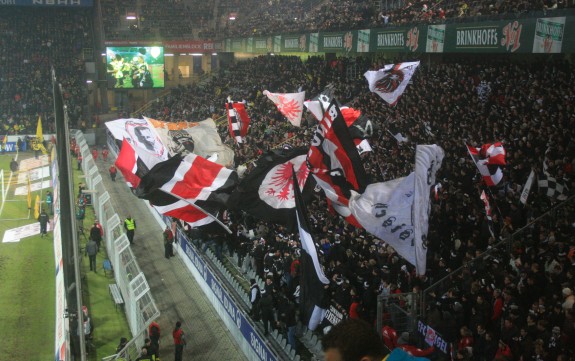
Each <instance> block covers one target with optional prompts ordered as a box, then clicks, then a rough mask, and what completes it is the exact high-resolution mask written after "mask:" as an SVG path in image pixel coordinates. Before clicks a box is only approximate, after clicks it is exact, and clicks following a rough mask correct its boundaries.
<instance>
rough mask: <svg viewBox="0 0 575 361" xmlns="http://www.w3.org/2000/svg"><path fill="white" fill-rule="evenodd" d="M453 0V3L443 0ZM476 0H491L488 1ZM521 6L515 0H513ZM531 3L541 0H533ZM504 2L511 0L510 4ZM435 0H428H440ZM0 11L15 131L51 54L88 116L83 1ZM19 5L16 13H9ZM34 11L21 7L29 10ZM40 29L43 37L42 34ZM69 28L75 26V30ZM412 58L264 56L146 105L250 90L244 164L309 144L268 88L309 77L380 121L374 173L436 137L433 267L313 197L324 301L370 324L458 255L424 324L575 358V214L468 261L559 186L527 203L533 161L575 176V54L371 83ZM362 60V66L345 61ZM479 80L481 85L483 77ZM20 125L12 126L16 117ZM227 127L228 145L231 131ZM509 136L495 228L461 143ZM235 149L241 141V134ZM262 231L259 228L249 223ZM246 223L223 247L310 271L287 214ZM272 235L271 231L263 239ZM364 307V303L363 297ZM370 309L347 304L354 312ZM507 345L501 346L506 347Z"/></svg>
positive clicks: (167, 106) (283, 88)
mask: <svg viewBox="0 0 575 361" xmlns="http://www.w3.org/2000/svg"><path fill="white" fill-rule="evenodd" d="M445 3H448V2H445ZM474 3H477V4H479V3H481V4H487V3H495V5H497V4H499V2H496V1H492V2H487V1H477V2H474ZM513 3H517V4H519V3H520V2H517V1H515V2H513ZM529 3H532V2H529ZM505 4H506V5H505V6H508V5H509V2H506V3H505ZM430 7H432V8H433V5H432V4H430ZM11 11H14V12H13V13H5V12H2V13H0V28H1V29H3V31H4V32H5V31H8V32H10V34H11V36H4V37H2V38H1V39H0V49H2V54H3V55H2V60H3V66H2V67H0V117H1V121H2V125H3V127H6V126H7V127H8V129H9V132H10V133H12V132H18V131H20V132H22V129H25V130H30V129H32V128H33V127H34V125H35V120H36V119H37V117H38V115H42V116H43V117H46V119H47V120H48V121H47V122H46V123H45V124H46V127H47V129H48V130H47V131H45V132H49V131H50V130H49V129H50V127H52V126H53V125H52V124H51V122H50V119H53V115H52V114H51V110H52V100H51V91H50V87H51V82H50V77H49V66H50V65H54V66H55V67H56V71H57V76H58V77H59V79H60V82H61V83H62V85H63V87H64V89H65V92H66V102H67V109H68V113H69V114H70V121H71V123H72V124H73V125H75V124H76V125H77V124H80V123H81V122H82V120H83V118H82V117H83V114H82V108H83V105H84V104H85V102H86V100H85V94H84V92H85V86H84V85H83V81H82V79H81V78H82V69H81V67H82V62H81V61H80V57H79V53H80V51H81V49H82V45H83V44H84V42H89V41H91V38H90V37H91V36H90V35H89V31H88V30H85V29H84V28H83V25H82V24H84V23H85V22H83V21H75V20H74V19H76V18H78V17H81V16H83V15H81V13H72V14H66V12H64V13H57V14H56V13H49V12H46V11H44V10H43V11H42V12H36V13H32V14H33V16H30V15H28V16H26V17H18V19H19V20H18V21H15V20H14V16H17V13H18V12H19V11H20V10H17V9H15V10H11ZM14 14H16V15H14ZM22 19H24V20H22ZM38 32H40V33H41V34H43V36H41V37H40V36H37V33H38ZM70 34H74V36H71V35H70ZM400 60H401V59H384V58H362V57H358V58H337V59H334V60H332V61H326V60H325V59H324V58H323V57H311V58H308V59H307V60H301V59H300V58H298V57H285V56H261V57H258V58H254V59H250V60H246V61H241V62H237V63H234V64H232V65H231V66H229V67H228V68H226V69H223V70H222V71H221V72H219V73H218V74H214V76H213V77H212V78H211V79H210V80H209V81H207V82H206V83H204V84H202V85H201V86H187V87H178V88H176V89H173V90H172V91H171V93H170V95H169V96H167V97H166V98H164V99H162V100H160V102H157V103H155V104H154V106H153V108H152V109H151V110H150V111H148V114H144V115H147V116H150V117H152V118H156V119H164V120H182V119H184V120H194V121H197V120H202V119H204V118H206V117H208V116H213V114H214V113H216V114H223V109H224V103H225V99H226V98H227V97H228V96H230V97H231V98H232V99H233V100H237V101H241V100H245V101H246V103H247V104H248V112H249V114H250V116H251V118H252V124H251V127H250V130H249V133H248V136H247V142H246V145H244V146H242V147H241V148H237V147H236V148H235V149H236V162H235V165H236V166H238V165H240V164H249V163H251V161H253V160H255V159H257V157H258V156H259V155H260V154H262V152H265V151H267V150H269V149H272V148H274V147H275V146H277V145H279V144H281V143H282V142H284V141H289V143H290V144H292V145H294V146H298V145H304V146H305V145H309V142H310V138H311V135H312V133H313V129H314V127H315V121H314V120H312V118H311V116H307V117H306V121H305V122H304V124H303V126H302V127H301V128H294V127H292V126H291V125H290V124H289V123H288V122H287V121H285V119H284V118H283V117H282V116H281V114H280V113H279V112H278V111H277V110H276V109H275V107H274V106H273V104H272V103H271V102H270V101H269V100H268V99H267V98H266V97H265V96H264V95H262V92H263V90H266V89H267V90H270V91H273V92H295V91H296V90H297V89H300V88H301V89H302V90H305V91H306V97H307V98H311V97H313V96H315V95H317V94H319V93H320V92H321V91H323V90H324V89H326V88H330V89H333V92H334V96H335V98H336V99H337V100H338V101H339V102H340V103H342V104H348V105H350V106H352V107H354V108H356V109H359V110H361V111H362V112H363V113H364V114H366V115H367V117H368V118H369V119H371V120H372V121H373V122H374V123H376V124H377V125H378V128H377V130H376V133H375V135H374V136H373V137H372V138H371V139H370V140H369V141H370V143H371V145H372V147H373V151H372V152H368V153H364V155H362V158H363V162H364V166H365V168H366V170H367V171H368V173H369V174H370V176H371V178H372V180H373V181H382V180H391V179H394V178H397V177H401V176H406V175H407V174H409V173H410V172H411V171H412V168H413V164H414V154H415V150H414V149H415V145H416V144H434V143H435V144H438V145H440V146H441V147H442V148H443V149H444V150H445V151H446V157H445V159H444V161H443V165H442V167H441V169H440V172H439V174H438V179H439V181H440V182H441V184H442V188H441V189H440V191H439V193H438V197H437V199H435V198H433V197H432V198H433V199H432V213H431V219H430V230H429V235H428V241H429V248H428V263H427V264H428V270H427V274H426V276H425V277H416V276H415V273H414V269H413V267H412V266H411V265H410V264H408V263H407V262H405V261H404V260H403V259H402V258H401V257H399V256H398V255H397V254H396V252H395V251H394V250H393V249H391V248H390V247H388V246H387V245H386V244H385V243H384V242H382V241H380V240H377V239H374V238H373V237H372V236H370V235H369V234H367V233H365V232H363V231H361V230H357V229H354V228H353V227H351V226H349V225H346V224H345V223H344V222H343V221H342V220H341V219H340V218H338V217H336V216H334V215H333V214H331V213H329V212H328V211H327V205H326V202H325V198H320V197H316V199H315V201H314V202H312V203H311V204H310V205H309V207H310V208H311V210H312V211H311V212H310V213H311V214H313V215H314V217H313V219H312V222H313V224H314V229H313V232H314V236H315V238H316V239H317V240H318V242H319V243H321V247H322V250H323V254H322V255H321V263H322V265H323V266H324V268H325V273H326V275H327V276H328V278H329V279H330V280H331V284H330V286H329V292H328V296H329V299H326V302H334V303H337V304H338V305H339V307H340V308H341V310H342V311H343V312H344V313H346V314H348V315H350V316H352V317H359V318H363V319H365V320H367V321H369V322H370V323H373V321H374V319H375V316H376V297H377V295H379V294H390V293H402V292H412V291H415V292H421V291H422V290H424V289H426V288H427V287H428V286H430V285H431V284H432V283H433V282H435V281H437V280H440V279H441V278H443V277H444V276H446V275H448V274H449V273H450V272H451V271H453V270H455V269H457V268H459V267H460V266H462V265H465V264H468V265H469V266H468V267H467V268H466V269H465V270H464V271H463V272H461V273H460V274H459V276H458V278H457V279H455V280H452V281H451V282H448V283H446V284H445V285H444V286H443V287H442V288H441V289H438V292H437V293H435V294H434V295H433V294H432V295H430V296H435V299H434V302H430V303H428V305H429V309H428V310H427V313H426V314H427V319H426V320H425V321H426V322H427V323H428V324H429V325H431V326H432V327H434V328H435V329H436V330H437V331H439V332H440V333H442V334H443V335H444V337H445V339H446V340H447V341H451V342H455V343H456V344H457V345H458V351H459V356H458V357H460V358H461V359H476V360H492V359H493V358H494V357H495V355H497V357H507V359H520V358H522V359H523V360H527V359H533V360H552V359H553V360H554V359H559V357H562V359H567V358H568V357H573V347H572V345H573V343H574V342H575V328H574V317H575V311H574V310H573V304H574V302H575V295H573V290H574V289H575V288H574V287H575V254H574V253H575V212H574V210H573V208H572V207H568V208H567V209H562V210H561V211H560V212H557V213H556V214H554V217H553V218H552V219H551V218H546V221H544V222H537V223H535V224H534V225H533V226H531V227H529V229H528V231H526V232H523V233H522V235H523V236H522V237H521V238H520V239H517V242H515V243H513V244H512V246H511V247H510V248H509V249H510V251H507V248H503V249H502V250H500V251H499V252H497V253H495V255H493V256H492V257H490V258H489V259H485V260H483V261H481V262H478V261H475V262H471V261H472V260H474V259H475V258H476V256H477V255H479V254H481V253H482V252H484V251H486V250H488V249H489V248H490V247H494V246H495V245H496V244H497V243H498V242H499V241H500V240H501V239H505V238H506V237H508V236H509V235H511V234H512V233H513V232H515V231H517V230H519V229H520V228H522V227H523V226H525V225H526V224H528V223H529V222H530V221H532V220H534V219H536V218H537V217H539V216H540V215H542V214H544V213H545V212H546V211H547V210H549V209H550V208H551V207H552V206H553V205H555V204H556V203H557V200H555V199H552V198H549V197H547V196H546V195H544V194H539V193H538V192H537V189H536V187H535V189H533V190H532V192H531V194H530V196H529V199H528V202H527V204H525V205H523V204H521V203H519V196H520V193H521V188H522V186H523V184H524V183H525V181H526V180H527V177H528V175H529V173H530V171H531V169H534V170H535V171H536V172H539V171H541V170H542V168H543V164H544V162H545V164H546V166H547V172H548V173H549V174H550V175H552V176H553V177H555V178H556V179H558V180H560V181H561V182H563V183H564V184H565V185H567V186H568V188H569V189H570V190H573V189H575V182H574V180H575V177H574V173H573V162H574V161H575V144H574V143H573V139H575V137H574V136H575V134H574V132H575V108H574V107H575V76H574V74H575V72H574V70H575V69H574V65H573V63H571V62H569V61H567V60H566V59H564V58H561V57H557V58H545V59H543V58H533V59H529V58H525V59H524V60H523V61H517V60H514V61H513V62H512V61H510V60H509V59H502V58H498V59H491V58H489V57H482V58H477V57H464V56H462V57H456V56H452V57H450V58H449V59H444V61H443V62H442V63H438V64H422V66H420V67H419V69H418V70H417V72H416V73H415V75H414V77H413V79H412V83H411V84H410V85H409V87H408V88H407V90H406V92H405V93H404V95H403V96H402V97H401V98H400V100H399V102H398V104H397V105H396V106H395V107H390V106H389V105H387V103H384V102H383V101H382V100H381V99H380V98H379V97H377V96H376V95H374V94H372V93H370V92H369V91H368V88H367V83H366V81H365V79H364V78H363V77H362V75H361V74H362V73H363V71H365V70H368V69H378V68H380V67H381V66H382V65H383V64H386V63H392V62H397V61H400ZM348 67H355V68H357V69H359V71H358V75H357V76H356V77H353V78H348V77H347V76H346V74H347V72H346V69H347V68H348ZM478 89H479V90H480V91H478ZM391 125H393V127H394V129H399V130H401V131H402V134H403V135H404V136H406V137H407V138H408V141H407V142H403V143H398V141H397V140H396V139H395V138H393V137H392V136H391V135H390V133H389V132H388V129H390V127H391ZM16 126H17V127H16ZM221 134H222V139H224V140H225V141H226V142H227V143H228V144H230V145H233V144H232V140H231V139H229V135H227V131H226V129H221ZM494 141H501V142H502V143H503V144H504V146H505V148H506V150H507V162H508V165H507V166H506V167H505V169H504V175H505V177H504V180H503V182H502V183H501V185H500V186H498V187H495V188H491V189H489V190H488V191H489V193H490V195H491V196H492V198H493V199H492V202H493V207H494V208H495V209H496V211H495V212H494V214H493V224H494V229H495V232H494V235H492V234H491V233H490V232H489V230H488V227H487V221H486V217H485V213H484V207H483V203H482V202H481V200H480V199H479V194H480V192H481V190H482V189H483V188H482V187H481V186H480V181H479V178H480V177H478V173H477V169H476V167H475V165H474V164H473V163H472V162H471V159H470V158H469V155H468V154H467V150H466V148H465V146H464V144H465V143H468V144H470V145H474V146H480V145H481V144H484V143H489V142H494ZM234 147H235V146H234ZM245 225H249V226H250V227H249V228H254V229H256V234H257V235H258V237H257V240H250V239H248V238H246V237H245V233H244V232H242V230H243V227H244V226H245ZM232 227H234V229H236V230H237V231H238V232H237V233H234V237H232V239H230V240H228V241H227V242H228V243H229V244H228V247H229V248H231V249H232V250H234V251H236V252H239V253H242V254H244V255H247V254H250V255H251V257H252V259H253V260H254V264H253V267H254V269H255V270H257V272H258V275H259V276H260V277H262V278H266V277H269V278H270V279H271V281H272V282H271V283H272V288H271V289H272V290H273V293H274V301H275V302H279V301H280V300H281V298H283V297H286V298H292V299H293V298H294V292H293V291H294V285H295V284H296V283H297V279H298V277H299V275H298V274H297V271H296V272H295V273H296V274H292V275H291V277H283V275H284V274H285V273H286V272H287V273H289V272H291V271H293V269H292V267H291V266H292V261H293V259H294V258H296V257H297V252H296V249H297V246H298V244H297V240H298V238H297V236H296V235H287V234H286V232H285V230H284V229H283V228H282V227H281V226H277V225H273V224H264V223H262V222H258V221H257V220H253V219H250V220H248V219H242V218H240V216H239V215H232ZM262 239H263V240H264V241H262ZM358 305H361V307H357V306H358ZM351 309H354V310H358V309H359V310H360V312H352V313H351V314H350V312H349V311H350V310H351ZM501 359H503V358H501Z"/></svg>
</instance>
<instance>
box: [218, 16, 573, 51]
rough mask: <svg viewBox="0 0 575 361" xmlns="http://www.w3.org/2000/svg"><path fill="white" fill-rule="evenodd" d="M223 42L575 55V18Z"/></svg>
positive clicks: (262, 47) (237, 46) (260, 46)
mask: <svg viewBox="0 0 575 361" xmlns="http://www.w3.org/2000/svg"><path fill="white" fill-rule="evenodd" d="M224 44H225V49H224V50H225V51H231V52H247V53H264V52H274V53H281V52H286V53H287V52H290V53H293V52H300V53H317V52H319V53H343V54H349V53H368V52H402V53H500V54H504V53H507V54H513V53H575V17H574V16H563V17H560V16H557V17H539V18H525V19H512V20H505V21H489V22H473V23H457V24H434V25H417V26H410V27H386V28H373V29H360V30H349V31H337V32H319V33H317V32H316V33H300V34H282V35H273V36H268V37H265V38H264V37H262V38H248V39H246V40H244V39H227V40H226V41H225V42H224Z"/></svg>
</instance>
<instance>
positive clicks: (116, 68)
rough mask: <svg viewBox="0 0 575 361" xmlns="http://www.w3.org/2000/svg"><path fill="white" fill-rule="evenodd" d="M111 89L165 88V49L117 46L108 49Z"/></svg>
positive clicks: (108, 74)
mask: <svg viewBox="0 0 575 361" xmlns="http://www.w3.org/2000/svg"><path fill="white" fill-rule="evenodd" d="M106 69H107V80H108V88H109V89H150V88H163V87H164V48H163V47H161V46H117V47H107V48H106Z"/></svg>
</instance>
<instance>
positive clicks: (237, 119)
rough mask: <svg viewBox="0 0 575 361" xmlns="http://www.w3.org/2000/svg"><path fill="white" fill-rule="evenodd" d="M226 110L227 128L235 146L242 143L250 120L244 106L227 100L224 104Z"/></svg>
mask: <svg viewBox="0 0 575 361" xmlns="http://www.w3.org/2000/svg"><path fill="white" fill-rule="evenodd" d="M226 110H227V114H228V126H229V129H230V135H231V137H232V139H233V140H234V141H235V142H236V143H237V144H241V143H244V142H245V137H246V135H247V134H248V128H249V126H250V118H249V116H248V112H247V110H246V106H245V104H244V103H242V102H232V101H231V100H229V101H228V102H227V103H226Z"/></svg>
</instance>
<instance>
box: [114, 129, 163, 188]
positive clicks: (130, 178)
mask: <svg viewBox="0 0 575 361" xmlns="http://www.w3.org/2000/svg"><path fill="white" fill-rule="evenodd" d="M159 162H160V158H158V157H156V156H154V155H152V154H150V153H148V152H146V151H143V150H141V149H140V148H139V147H133V146H132V144H130V142H129V141H128V140H127V139H126V138H124V140H123V141H122V147H121V148H120V153H119V154H118V158H117V159H116V163H115V166H116V168H118V169H119V170H120V172H121V173H122V175H123V176H124V179H125V180H126V183H127V184H128V186H130V187H132V188H136V187H138V184H140V179H141V178H142V177H143V176H144V175H145V174H146V173H148V171H149V170H150V168H152V167H153V166H155V165H156V164H158V163H159Z"/></svg>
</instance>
